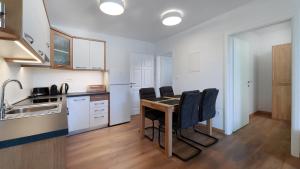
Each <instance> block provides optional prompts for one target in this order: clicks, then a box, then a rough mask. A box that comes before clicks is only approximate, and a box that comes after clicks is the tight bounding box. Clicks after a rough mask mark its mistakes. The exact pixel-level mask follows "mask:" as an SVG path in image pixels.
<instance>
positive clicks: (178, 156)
mask: <svg viewBox="0 0 300 169" xmlns="http://www.w3.org/2000/svg"><path fill="white" fill-rule="evenodd" d="M160 131H161V125H159V130H158V133H159V134H158V141H159V146H160V147H161V148H162V149H165V147H164V146H163V145H161V144H160ZM175 135H176V138H177V139H178V140H180V141H182V142H184V143H185V144H187V145H189V146H191V147H193V148H194V149H196V150H197V152H196V153H195V154H193V155H192V156H190V157H188V158H183V157H181V156H180V155H179V154H176V153H174V152H172V154H173V155H174V156H175V157H177V158H179V159H180V160H182V161H189V160H191V159H192V158H194V157H196V156H197V155H199V154H200V153H201V152H202V150H201V149H199V148H198V147H195V146H194V145H192V144H190V143H188V142H186V141H185V140H183V139H181V138H180V137H178V134H177V130H176V131H175Z"/></svg>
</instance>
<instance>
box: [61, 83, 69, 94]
mask: <svg viewBox="0 0 300 169" xmlns="http://www.w3.org/2000/svg"><path fill="white" fill-rule="evenodd" d="M68 90H69V84H68V83H63V84H62V85H61V86H60V90H59V92H60V94H67V93H68Z"/></svg>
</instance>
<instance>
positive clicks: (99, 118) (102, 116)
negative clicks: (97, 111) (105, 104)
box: [94, 116, 104, 119]
mask: <svg viewBox="0 0 300 169" xmlns="http://www.w3.org/2000/svg"><path fill="white" fill-rule="evenodd" d="M103 117H104V116H100V117H94V119H100V118H103Z"/></svg>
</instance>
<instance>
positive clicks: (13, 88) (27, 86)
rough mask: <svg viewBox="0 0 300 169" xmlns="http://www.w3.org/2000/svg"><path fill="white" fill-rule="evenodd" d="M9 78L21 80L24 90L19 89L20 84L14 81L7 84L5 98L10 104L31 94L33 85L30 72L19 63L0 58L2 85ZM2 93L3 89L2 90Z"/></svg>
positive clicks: (0, 82)
mask: <svg viewBox="0 0 300 169" xmlns="http://www.w3.org/2000/svg"><path fill="white" fill-rule="evenodd" d="M7 79H17V80H20V81H21V83H22V85H23V90H21V89H19V85H18V84H16V83H14V82H12V83H10V84H8V85H7V86H6V90H5V99H6V100H7V101H8V102H9V104H12V103H15V102H18V101H20V100H22V99H25V98H26V97H27V96H29V94H30V91H31V87H32V86H31V76H30V72H29V71H28V70H26V69H24V68H21V67H20V66H19V65H18V64H14V63H7V62H5V61H4V60H3V59H2V58H0V85H2V84H3V82H4V81H5V80H7ZM1 94H2V89H1V90H0V95H1Z"/></svg>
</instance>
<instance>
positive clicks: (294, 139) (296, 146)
mask: <svg viewBox="0 0 300 169" xmlns="http://www.w3.org/2000/svg"><path fill="white" fill-rule="evenodd" d="M287 21H290V22H292V37H293V40H292V50H293V52H292V112H291V117H292V119H291V155H292V156H295V157H300V141H299V140H300V105H297V104H294V103H299V102H300V67H299V66H296V65H297V64H299V63H300V56H298V55H300V47H299V46H300V37H297V38H295V36H296V35H297V36H300V33H298V34H297V30H299V29H298V28H300V12H299V14H298V15H297V16H295V17H293V18H292V17H291V18H287V19H284V20H279V21H278V22H271V23H266V24H258V25H251V26H250V25H248V26H246V27H244V28H237V29H236V30H234V31H231V32H226V33H225V34H224V56H225V58H224V60H223V62H224V63H223V64H224V96H225V97H224V105H225V107H224V112H225V114H224V119H225V126H224V129H225V134H226V135H231V134H232V133H233V125H234V120H233V118H234V113H233V110H234V85H233V84H234V78H233V76H234V69H233V65H234V57H233V56H234V55H233V36H234V35H235V34H238V33H242V32H247V31H250V30H254V29H258V28H262V27H267V26H270V25H274V24H278V23H282V22H287ZM298 69H299V70H298ZM296 91H299V92H296Z"/></svg>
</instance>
